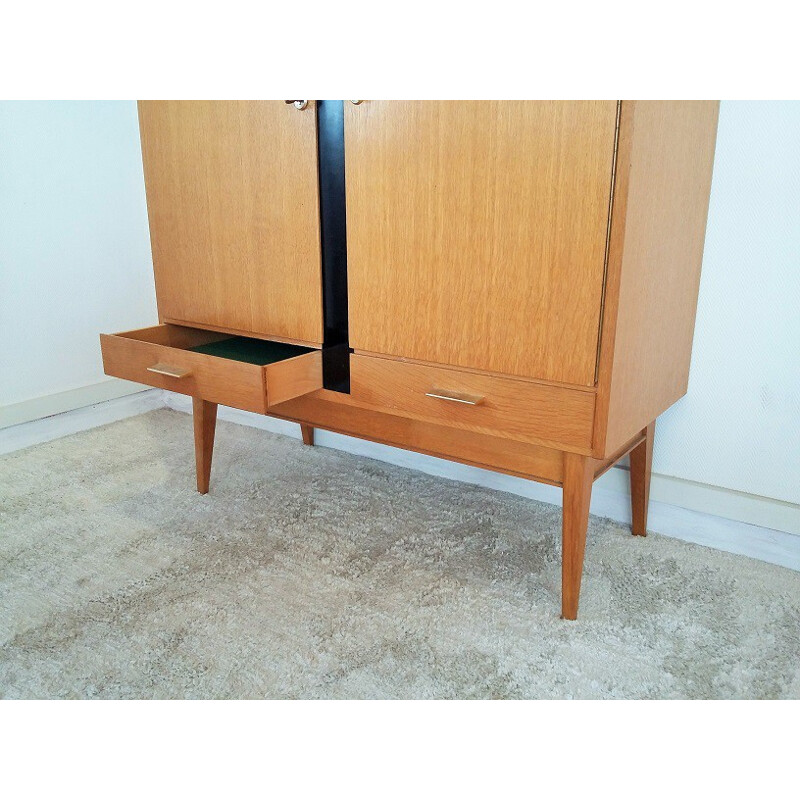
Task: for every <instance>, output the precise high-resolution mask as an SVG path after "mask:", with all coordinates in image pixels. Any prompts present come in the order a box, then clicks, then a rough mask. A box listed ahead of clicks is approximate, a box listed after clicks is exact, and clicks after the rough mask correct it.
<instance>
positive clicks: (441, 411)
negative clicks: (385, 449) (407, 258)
mask: <svg viewBox="0 0 800 800" xmlns="http://www.w3.org/2000/svg"><path fill="white" fill-rule="evenodd" d="M350 391H351V394H352V396H353V398H354V399H355V400H357V401H359V402H361V403H365V404H367V405H370V406H373V407H375V408H378V409H385V410H386V411H389V412H390V413H393V414H401V415H403V416H408V417H412V418H414V419H420V420H427V421H429V422H435V423H443V424H446V425H452V426H455V427H458V428H463V429H465V430H470V431H474V432H477V433H488V434H492V435H496V436H502V437H505V438H510V439H517V440H522V441H530V442H535V443H537V444H542V445H545V446H548V447H563V448H566V449H570V450H577V451H580V452H584V453H589V452H590V451H591V444H592V423H593V419H594V400H595V398H594V393H593V392H588V391H579V390H575V389H566V388H563V387H560V386H547V385H544V384H537V383H531V382H529V381H521V380H514V379H510V378H498V377H494V376H488V375H481V374H479V373H471V372H462V371H460V370H456V369H446V368H442V367H430V366H422V365H420V364H409V363H405V362H402V361H394V360H391V359H386V358H372V357H369V356H359V355H354V356H351V358H350ZM429 392H432V393H443V394H445V395H447V394H448V393H453V392H455V393H459V394H465V395H470V396H473V397H480V398H482V399H481V400H480V403H479V404H478V405H467V404H464V403H459V402H453V401H449V400H444V399H440V398H436V397H428V396H427V393H429Z"/></svg>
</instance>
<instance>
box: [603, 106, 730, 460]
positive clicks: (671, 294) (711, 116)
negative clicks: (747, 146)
mask: <svg viewBox="0 0 800 800" xmlns="http://www.w3.org/2000/svg"><path fill="white" fill-rule="evenodd" d="M718 110H719V104H718V103H717V102H705V101H697V102H695V101H680V102H664V101H658V102H649V101H648V102H640V101H637V102H635V103H633V102H631V103H629V102H625V103H623V105H622V114H621V120H620V135H619V148H618V157H617V179H616V183H615V190H614V201H613V213H612V224H611V239H610V245H609V259H608V280H607V287H606V304H605V310H604V315H603V326H602V345H601V351H600V359H599V365H598V367H599V369H598V402H597V412H596V413H597V417H596V421H595V439H594V454H595V456H597V457H604V456H606V455H607V454H608V453H609V452H613V451H614V450H615V449H617V448H618V447H620V446H622V445H623V444H624V443H625V442H626V441H627V440H629V439H630V438H631V437H632V436H634V435H635V434H636V433H637V432H638V431H641V430H642V429H644V428H645V427H646V426H647V425H648V424H649V423H650V422H651V421H652V420H654V419H656V417H657V416H658V415H659V414H661V413H662V412H663V411H665V410H666V409H667V408H668V407H669V406H670V405H672V404H673V403H674V402H675V401H676V400H678V399H679V398H680V397H682V396H683V395H684V394H685V393H686V388H687V382H688V376H689V361H690V357H691V349H692V337H693V333H694V321H695V313H696V308H697V294H698V288H699V281H700V266H701V262H702V257H703V244H704V239H705V229H706V219H707V215H708V202H709V194H710V187H711V172H712V166H713V160H714V147H715V142H716V129H717V116H718Z"/></svg>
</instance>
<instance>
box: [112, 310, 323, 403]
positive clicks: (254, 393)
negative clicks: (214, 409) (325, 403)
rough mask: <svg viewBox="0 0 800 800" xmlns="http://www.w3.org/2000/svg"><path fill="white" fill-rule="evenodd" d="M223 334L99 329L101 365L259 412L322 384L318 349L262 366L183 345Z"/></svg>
mask: <svg viewBox="0 0 800 800" xmlns="http://www.w3.org/2000/svg"><path fill="white" fill-rule="evenodd" d="M224 338H225V336H223V335H221V334H217V333H211V332H209V331H203V330H197V329H193V328H183V327H179V326H174V325H157V326H155V327H153V328H143V329H142V330H138V331H129V332H127V333H119V334H113V335H110V334H103V335H101V336H100V346H101V349H102V352H103V367H104V369H105V372H106V374H108V375H114V376H115V377H118V378H125V379H126V380H129V381H135V382H137V383H144V384H147V385H148V386H155V387H157V388H159V389H168V390H169V391H171V392H178V393H180V394H188V395H192V396H193V397H201V398H203V399H204V400H208V401H210V402H212V403H220V404H221V405H225V406H231V407H233V408H241V409H244V410H245V411H256V412H259V413H261V414H263V413H266V411H267V409H268V408H270V407H271V406H273V405H276V404H279V403H282V402H284V401H286V400H290V399H292V398H295V397H299V396H300V395H302V394H306V393H308V392H311V391H315V390H316V389H320V388H322V354H321V353H320V352H319V351H314V352H311V353H308V354H305V355H301V356H296V357H294V358H287V359H285V360H282V361H276V362H274V363H271V364H268V365H266V366H262V365H260V364H250V363H246V362H244V361H236V360H234V359H230V358H221V357H218V356H212V355H206V354H204V353H195V352H191V351H190V350H188V349H186V348H190V347H193V346H195V345H204V344H208V343H209V342H213V341H216V340H220V339H224Z"/></svg>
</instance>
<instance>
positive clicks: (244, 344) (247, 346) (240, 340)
mask: <svg viewBox="0 0 800 800" xmlns="http://www.w3.org/2000/svg"><path fill="white" fill-rule="evenodd" d="M187 349H189V350H191V351H192V352H193V353H203V354H204V355H207V356H216V357H217V358H228V359H230V360H231V361H244V362H245V363H247V364H258V365H259V366H266V365H267V364H274V363H275V362H276V361H285V360H286V359H287V358H295V356H302V355H305V354H306V353H313V352H314V350H313V348H311V347H301V346H300V345H296V344H285V343H284V342H269V341H267V340H266V339H249V338H247V337H246V336H231V337H229V338H227V339H217V340H215V341H213V342H206V343H204V344H197V345H194V346H192V347H189V348H187Z"/></svg>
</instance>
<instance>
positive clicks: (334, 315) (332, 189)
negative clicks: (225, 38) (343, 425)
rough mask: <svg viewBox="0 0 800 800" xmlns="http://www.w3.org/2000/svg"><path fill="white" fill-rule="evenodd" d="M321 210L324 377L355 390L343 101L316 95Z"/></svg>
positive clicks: (330, 384) (337, 387) (329, 384)
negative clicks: (349, 318) (349, 322)
mask: <svg viewBox="0 0 800 800" xmlns="http://www.w3.org/2000/svg"><path fill="white" fill-rule="evenodd" d="M316 107H317V154H318V159H317V160H318V164H319V215H320V240H321V249H322V308H323V323H324V330H325V332H324V340H323V346H322V382H323V386H324V387H325V388H326V389H332V390H333V391H337V392H349V391H350V347H349V343H348V330H347V218H346V209H345V191H344V101H342V100H317V102H316Z"/></svg>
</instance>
